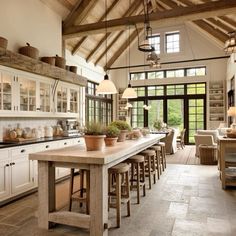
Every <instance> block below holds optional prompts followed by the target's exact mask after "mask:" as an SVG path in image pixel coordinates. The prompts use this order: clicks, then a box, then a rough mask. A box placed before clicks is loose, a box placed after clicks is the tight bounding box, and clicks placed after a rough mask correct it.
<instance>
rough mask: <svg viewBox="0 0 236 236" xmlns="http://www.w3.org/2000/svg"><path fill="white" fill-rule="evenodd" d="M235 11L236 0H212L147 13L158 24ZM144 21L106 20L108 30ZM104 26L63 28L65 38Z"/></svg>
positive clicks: (141, 18) (134, 17)
mask: <svg viewBox="0 0 236 236" xmlns="http://www.w3.org/2000/svg"><path fill="white" fill-rule="evenodd" d="M235 12H236V1H235V0H227V1H214V2H209V3H205V4H198V5H193V6H189V7H185V8H183V7H175V8H174V9H171V10H166V11H163V12H158V14H157V13H152V14H150V15H149V19H150V21H157V24H158V26H164V25H166V26H167V25H172V24H173V23H175V24H176V23H182V22H184V21H194V20H200V19H204V18H209V17H215V16H221V15H227V14H233V13H235ZM143 21H144V15H139V16H131V17H126V18H120V19H114V20H110V21H108V22H107V27H108V32H111V31H114V30H125V27H126V26H127V25H128V24H130V23H131V22H132V23H135V24H138V23H142V22H143ZM104 28H105V23H104V22H98V23H92V24H86V25H78V26H71V27H67V28H65V27H64V28H63V35H64V37H65V38H74V37H78V36H84V35H88V34H95V33H100V32H101V31H102V30H103V29H104Z"/></svg>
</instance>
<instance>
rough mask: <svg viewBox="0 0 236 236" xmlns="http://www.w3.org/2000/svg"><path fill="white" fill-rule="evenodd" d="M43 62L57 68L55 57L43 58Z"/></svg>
mask: <svg viewBox="0 0 236 236" xmlns="http://www.w3.org/2000/svg"><path fill="white" fill-rule="evenodd" d="M41 61H43V62H46V63H48V64H50V65H52V66H55V61H56V60H55V57H42V58H41Z"/></svg>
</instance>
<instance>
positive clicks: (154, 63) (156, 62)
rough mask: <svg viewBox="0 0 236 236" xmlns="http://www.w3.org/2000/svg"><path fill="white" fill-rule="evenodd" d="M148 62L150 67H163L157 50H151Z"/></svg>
mask: <svg viewBox="0 0 236 236" xmlns="http://www.w3.org/2000/svg"><path fill="white" fill-rule="evenodd" d="M147 62H149V63H150V68H161V63H160V58H159V57H158V55H157V54H156V52H150V53H149V54H148V56H147Z"/></svg>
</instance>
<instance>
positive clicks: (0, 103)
mask: <svg viewBox="0 0 236 236" xmlns="http://www.w3.org/2000/svg"><path fill="white" fill-rule="evenodd" d="M0 76H1V77H0V110H6V111H10V110H12V75H10V74H7V73H4V72H2V73H1V75H0Z"/></svg>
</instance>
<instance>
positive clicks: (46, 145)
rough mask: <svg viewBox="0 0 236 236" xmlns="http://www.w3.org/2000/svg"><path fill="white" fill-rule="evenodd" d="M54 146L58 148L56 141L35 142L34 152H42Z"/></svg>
mask: <svg viewBox="0 0 236 236" xmlns="http://www.w3.org/2000/svg"><path fill="white" fill-rule="evenodd" d="M56 148H58V142H47V143H42V144H37V147H36V150H37V151H36V152H42V151H46V150H51V149H56Z"/></svg>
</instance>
